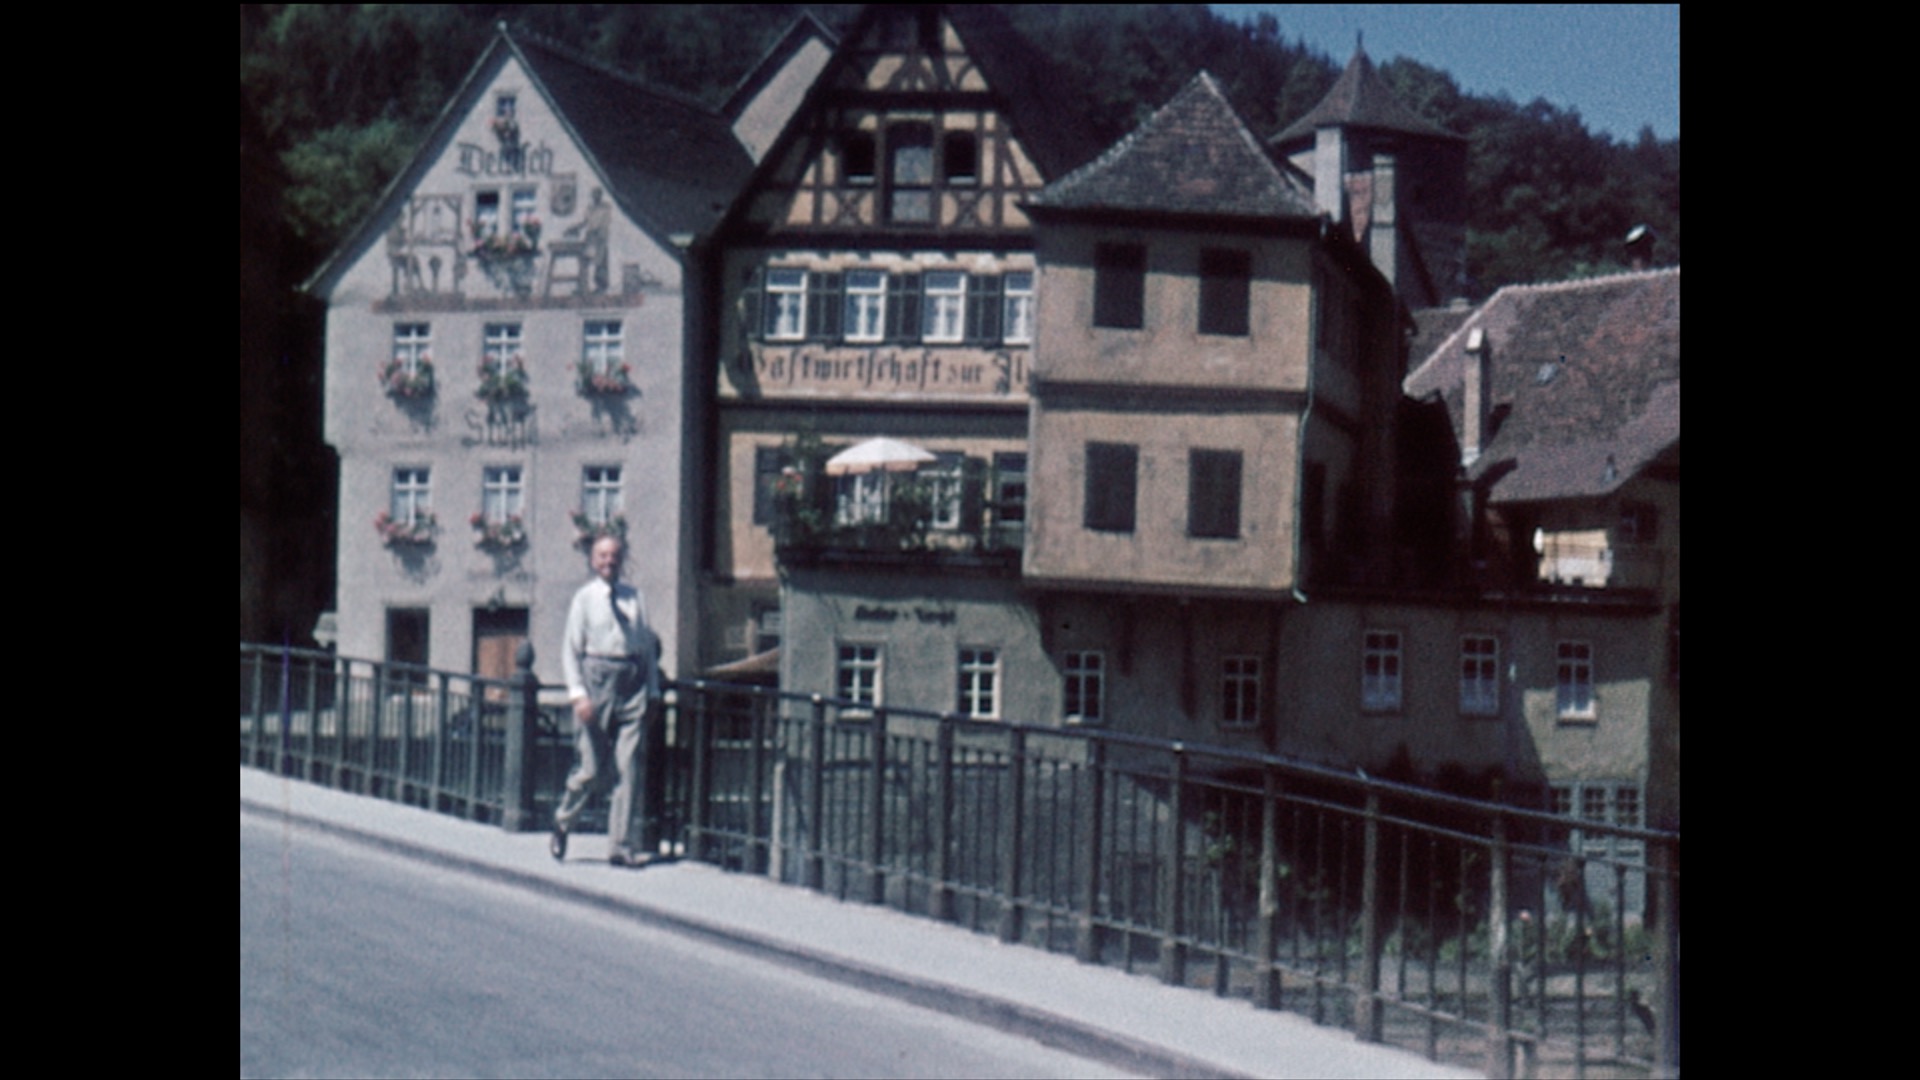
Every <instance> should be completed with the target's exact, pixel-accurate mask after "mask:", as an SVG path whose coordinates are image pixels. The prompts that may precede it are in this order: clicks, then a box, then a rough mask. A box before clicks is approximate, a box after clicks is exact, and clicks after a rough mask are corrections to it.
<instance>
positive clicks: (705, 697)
mask: <svg viewBox="0 0 1920 1080" xmlns="http://www.w3.org/2000/svg"><path fill="white" fill-rule="evenodd" d="M689 690H691V691H692V692H693V694H694V702H693V725H692V731H691V732H690V734H691V735H692V738H693V775H692V776H691V777H689V778H688V779H689V780H690V781H691V782H690V783H689V784H688V785H687V787H688V792H687V801H688V802H689V803H691V804H692V805H691V806H689V807H688V808H687V858H689V859H692V860H694V861H695V862H704V861H705V860H706V858H707V824H708V821H709V819H710V817H711V814H712V806H711V803H712V799H713V774H712V768H713V754H712V752H711V750H712V745H711V744H712V741H713V717H712V715H711V714H710V713H709V712H708V711H707V704H708V702H709V701H711V700H712V698H713V695H712V694H710V693H708V692H707V685H706V684H705V683H703V682H699V681H695V682H693V683H691V684H688V683H681V684H680V685H679V687H678V688H677V689H676V691H675V694H674V700H675V702H677V703H678V705H679V708H680V715H681V716H685V715H686V713H687V693H688V691H689Z"/></svg>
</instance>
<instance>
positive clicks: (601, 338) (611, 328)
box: [580, 319, 626, 375]
mask: <svg viewBox="0 0 1920 1080" xmlns="http://www.w3.org/2000/svg"><path fill="white" fill-rule="evenodd" d="M580 360H581V363H582V364H583V365H584V366H585V367H586V369H587V373H588V374H589V375H615V374H618V373H619V372H620V369H621V365H622V364H624V363H625V362H626V340H625V335H624V329H623V327H622V326H621V323H620V320H619V319H588V320H587V322H586V326H585V327H584V328H583V329H582V332H581V346H580Z"/></svg>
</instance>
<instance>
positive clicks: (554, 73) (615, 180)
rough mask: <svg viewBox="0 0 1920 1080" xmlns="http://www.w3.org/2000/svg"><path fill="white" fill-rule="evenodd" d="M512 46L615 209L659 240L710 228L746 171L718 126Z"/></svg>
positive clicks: (654, 94) (689, 102)
mask: <svg viewBox="0 0 1920 1080" xmlns="http://www.w3.org/2000/svg"><path fill="white" fill-rule="evenodd" d="M512 42H513V44H514V46H515V48H516V49H517V51H518V52H519V54H520V56H521V57H522V58H523V59H524V60H525V61H526V63H527V66H528V67H529V68H530V69H532V72H533V74H534V76H535V78H537V79H539V81H540V83H541V85H542V86H543V87H545V88H546V90H547V93H548V94H549V95H550V96H551V97H552V99H553V103H554V105H555V107H556V108H557V109H558V110H559V112H560V114H561V116H562V118H563V119H564V120H565V122H566V123H567V124H569V125H570V126H571V127H572V128H573V130H574V132H575V134H577V135H578V136H579V138H580V141H581V143H582V145H583V146H584V147H585V148H586V150H587V151H588V153H590V154H592V155H593V158H594V160H595V161H597V162H598V163H599V165H600V167H601V168H602V169H603V170H605V172H606V174H607V180H608V182H609V183H610V184H611V185H612V186H613V188H614V190H613V191H612V192H611V194H612V195H613V196H614V197H615V200H616V201H617V202H619V203H620V204H621V207H622V208H623V209H624V210H626V211H627V212H628V213H629V214H631V215H632V216H633V217H634V218H635V220H638V221H641V222H644V223H648V224H651V225H653V226H654V227H655V228H656V229H659V230H661V231H663V232H665V233H668V234H672V233H692V234H695V235H702V234H705V233H706V232H708V231H709V230H710V229H712V227H713V226H714V224H715V223H716V222H718V221H719V219H720V215H721V214H723V213H725V212H726V209H727V206H728V204H729V203H731V201H732V200H733V197H734V195H735V194H736V193H737V192H738V191H739V189H740V185H741V184H742V183H743V182H745V180H746V177H747V174H748V173H749V172H751V171H752V168H753V162H752V160H751V159H750V158H749V157H748V156H747V152H746V149H745V148H744V147H742V146H741V145H740V141H739V140H738V139H736V138H734V135H733V130H732V127H731V126H730V125H729V124H728V123H727V121H726V119H725V118H724V117H722V116H721V115H720V114H719V113H718V112H716V111H714V110H712V109H709V108H707V107H706V106H704V105H702V104H700V103H699V102H698V101H695V100H694V99H692V98H690V97H687V96H685V95H682V94H678V93H675V92H672V91H669V90H664V89H661V88H658V87H652V86H647V85H645V84H643V83H641V82H638V81H637V80H634V79H630V78H628V77H626V76H623V75H620V74H617V73H615V72H613V71H609V70H607V69H606V68H603V67H600V66H599V65H597V64H594V63H592V62H590V61H588V60H585V59H583V58H581V57H579V56H577V55H575V54H573V53H571V52H569V51H567V50H565V49H563V48H561V47H559V46H557V45H555V44H553V43H551V42H547V41H542V40H538V39H532V38H528V37H525V36H520V35H515V36H513V37H512Z"/></svg>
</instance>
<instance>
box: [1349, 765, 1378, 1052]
mask: <svg viewBox="0 0 1920 1080" xmlns="http://www.w3.org/2000/svg"><path fill="white" fill-rule="evenodd" d="M1360 844H1361V858H1362V859H1363V860H1364V861H1363V862H1362V864H1361V868H1360V996H1359V1000H1358V1002H1357V1004H1358V1008H1356V1009H1355V1010H1354V1031H1353V1033H1354V1037H1355V1038H1358V1039H1359V1040H1360V1041H1361V1042H1379V1041H1380V1037H1381V1033H1382V1031H1383V1028H1384V1025H1383V1023H1382V1020H1383V1019H1384V1017H1383V1015H1382V1010H1383V1009H1384V1004H1383V1003H1382V1001H1381V1000H1380V944H1381V943H1380V923H1381V918H1380V792H1379V791H1377V790H1375V789H1374V788H1373V787H1372V786H1371V785H1369V786H1368V788H1367V809H1366V818H1365V819H1364V825H1363V829H1362V836H1361V842H1360Z"/></svg>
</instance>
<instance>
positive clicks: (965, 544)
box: [702, 5, 1079, 663]
mask: <svg viewBox="0 0 1920 1080" xmlns="http://www.w3.org/2000/svg"><path fill="white" fill-rule="evenodd" d="M1045 67H1046V65H1045V64H1044V63H1043V62H1042V61H1041V60H1040V59H1039V58H1038V57H1037V56H1035V55H1034V54H1032V52H1031V51H1030V50H1029V49H1028V47H1027V46H1026V45H1025V43H1024V42H1022V41H1021V40H1020V39H1019V38H1018V37H1017V36H1016V35H1015V34H1014V33H1013V31H1012V29H1011V27H1010V26H1008V25H1007V23H1006V22H1005V19H1004V16H1002V15H1000V14H999V13H997V12H995V11H993V10H992V9H989V8H975V7H963V6H956V7H951V8H949V7H943V6H940V5H924V6H900V7H884V6H876V7H873V8H869V9H868V10H867V11H866V12H865V13H864V14H863V15H862V16H861V17H860V18H859V19H858V20H857V21H856V22H855V24H854V25H853V26H852V27H851V28H850V30H849V31H848V33H847V35H846V37H845V38H844V39H843V41H842V42H841V43H840V46H839V48H838V50H837V51H836V53H835V55H834V57H833V58H832V60H831V61H830V62H829V64H828V65H827V68H826V70H825V72H824V73H823V75H822V76H821V78H820V79H819V80H818V81H817V82H816V83H815V85H814V86H813V88H812V90H811V91H810V93H809V94H808V96H807V99H806V102H805V103H804V104H803V105H802V106H801V108H800V110H799V111H798V113H796V114H795V116H794V117H793V119H792V120H791V121H790V122H789V124H788V127H787V130H786V131H785V132H784V134H783V135H782V136H781V137H780V139H779V140H778V141H777V142H775V144H774V145H773V146H772V148H771V149H770V150H769V151H768V153H767V154H766V156H765V157H764V158H763V159H762V161H761V162H760V166H759V168H758V170H757V173H756V175H755V178H754V180H753V181H752V183H751V184H750V186H749V188H748V189H747V191H746V193H745V194H744V195H743V196H742V198H741V199H740V201H739V202H738V204H737V205H736V207H735V209H734V211H733V214H732V216H731V218H730V219H729V221H728V223H727V225H726V226H725V227H724V229H723V231H722V234H721V237H720V240H719V242H718V245H717V246H718V248H719V251H718V256H717V262H718V266H719V269H720V275H721V286H720V292H721V295H722V298H723V300H722V304H721V305H720V307H719V310H718V312H717V313H716V320H717V323H718V325H717V326H716V328H715V331H714V334H715V340H716V343H717V353H716V363H715V370H714V379H715V399H716V406H717V407H716V414H717V416H718V422H717V427H718V435H717V438H716V440H715V450H714V454H715V459H716V461H717V468H716V470H715V475H716V485H715V488H716V495H715V498H714V500H713V505H712V507H711V521H712V530H713V533H712V541H713V542H712V545H711V547H712V553H711V560H712V561H711V565H710V572H711V578H710V580H711V583H712V587H711V588H710V589H709V590H708V592H707V599H706V607H707V609H708V610H707V616H708V618H707V622H708V624H709V625H710V627H711V630H710V632H709V634H708V635H707V638H706V640H705V642H704V643H703V648H702V655H703V657H705V658H706V660H707V661H708V662H710V663H720V662H726V661H731V660H737V659H739V658H741V657H744V656H746V655H748V654H749V653H753V652H759V651H763V650H764V649H766V648H767V647H770V646H771V645H772V644H774V643H775V642H776V641H777V640H778V638H779V627H778V614H777V611H778V590H777V578H776V574H775V547H776V534H777V532H778V531H779V530H780V528H781V527H782V518H783V516H787V514H786V512H787V510H789V509H791V507H792V503H793V500H792V499H791V498H782V497H781V496H782V494H783V489H782V484H783V480H782V476H783V471H785V470H789V469H796V468H799V467H801V466H803V465H808V464H810V463H811V464H817V461H813V462H810V461H802V460H801V456H800V454H799V452H800V451H803V450H805V449H807V448H818V449H819V450H820V451H821V452H822V453H827V452H831V451H832V450H835V449H839V448H842V447H845V446H848V445H851V444H853V443H857V442H859V441H862V440H864V439H868V438H872V437H878V436H890V437H894V438H897V439H903V440H906V441H908V442H910V443H911V444H912V445H914V446H916V447H919V448H921V449H923V450H924V451H925V452H927V453H929V454H931V455H934V457H935V458H936V460H935V461H934V462H932V463H931V464H929V465H928V467H926V468H923V469H922V470H920V478H919V479H920V483H921V484H922V485H923V486H924V487H925V488H926V489H927V491H928V495H927V498H928V499H929V500H930V501H931V503H932V505H931V507H930V510H929V517H930V520H929V522H928V523H927V528H928V531H930V533H931V534H933V538H932V542H933V543H934V544H935V546H940V547H944V548H946V549H947V550H950V551H955V552H974V553H987V552H991V551H1001V550H1014V551H1017V545H1018V537H1019V532H1020V523H1021V521H1022V513H1023V501H1024V483H1025V455H1026V410H1027V402H1028V385H1029V379H1030V368H1031V353H1032V347H1033V340H1034V318H1035V312H1036V306H1035V296H1036V288H1035V285H1036V283H1035V268H1034V261H1033V241H1032V235H1031V231H1030V226H1029V223H1028V220H1027V217H1026V214H1025V211H1024V210H1023V209H1022V206H1021V203H1022V200H1023V199H1025V198H1026V197H1027V196H1029V195H1031V194H1033V193H1035V192H1037V191H1038V190H1039V189H1040V188H1041V187H1042V186H1044V184H1045V183H1046V182H1047V181H1048V180H1049V179H1050V178H1052V177H1055V176H1058V175H1060V174H1061V173H1062V172H1063V171H1064V170H1065V169H1066V168H1068V167H1070V166H1072V165H1074V164H1077V163H1078V159H1079V158H1078V156H1077V154H1076V145H1075V143H1074V141H1073V140H1072V139H1071V137H1070V133H1068V132H1065V131H1063V130H1061V129H1060V128H1061V126H1060V125H1059V124H1058V123H1057V122H1056V121H1055V120H1054V119H1053V118H1046V120H1045V121H1044V122H1043V118H1042V117H1040V116H1039V115H1038V110H1037V108H1036V106H1037V105H1038V104H1039V103H1040V102H1041V101H1042V100H1043V98H1042V92H1043V89H1044V85H1045V84H1044V71H1045ZM787 475H788V476H789V477H790V478H789V479H788V480H786V481H784V483H785V484H787V485H789V487H790V486H791V485H794V484H799V483H801V482H802V481H801V480H800V479H799V478H797V477H794V475H793V474H791V473H789V474H787ZM814 482H815V483H825V482H826V480H825V479H824V478H821V479H819V480H816V481H814ZM836 483H837V485H838V486H839V487H841V488H844V489H845V490H838V491H835V492H831V493H829V492H823V491H813V492H810V495H809V497H810V498H813V497H818V499H819V508H820V509H819V512H820V513H821V514H822V515H824V516H825V518H826V519H827V520H825V521H821V522H814V524H816V525H824V526H826V527H827V528H826V531H827V532H832V531H833V527H835V526H845V525H854V524H862V525H873V524H877V523H878V520H877V519H879V518H881V517H884V516H885V515H886V514H887V513H888V512H890V511H889V507H888V505H886V501H885V500H884V499H882V498H881V497H880V494H881V493H880V492H879V491H878V489H877V488H875V487H872V486H871V484H872V483H873V482H872V481H871V480H868V481H866V483H867V484H868V485H869V486H867V487H862V486H861V485H862V481H861V480H859V479H849V480H845V481H837V482H836ZM785 494H786V495H791V491H785ZM811 535H812V536H813V537H814V538H816V539H819V538H821V537H822V535H823V533H822V531H821V530H818V529H816V530H815V531H814V532H813V534H811ZM851 538H852V534H851V533H846V532H840V533H835V535H834V537H833V542H834V543H838V542H840V541H843V540H850V539H851ZM1014 562H1017V558H1016V559H1014V560H1012V561H1011V562H1009V566H1011V565H1013V563H1014Z"/></svg>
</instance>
